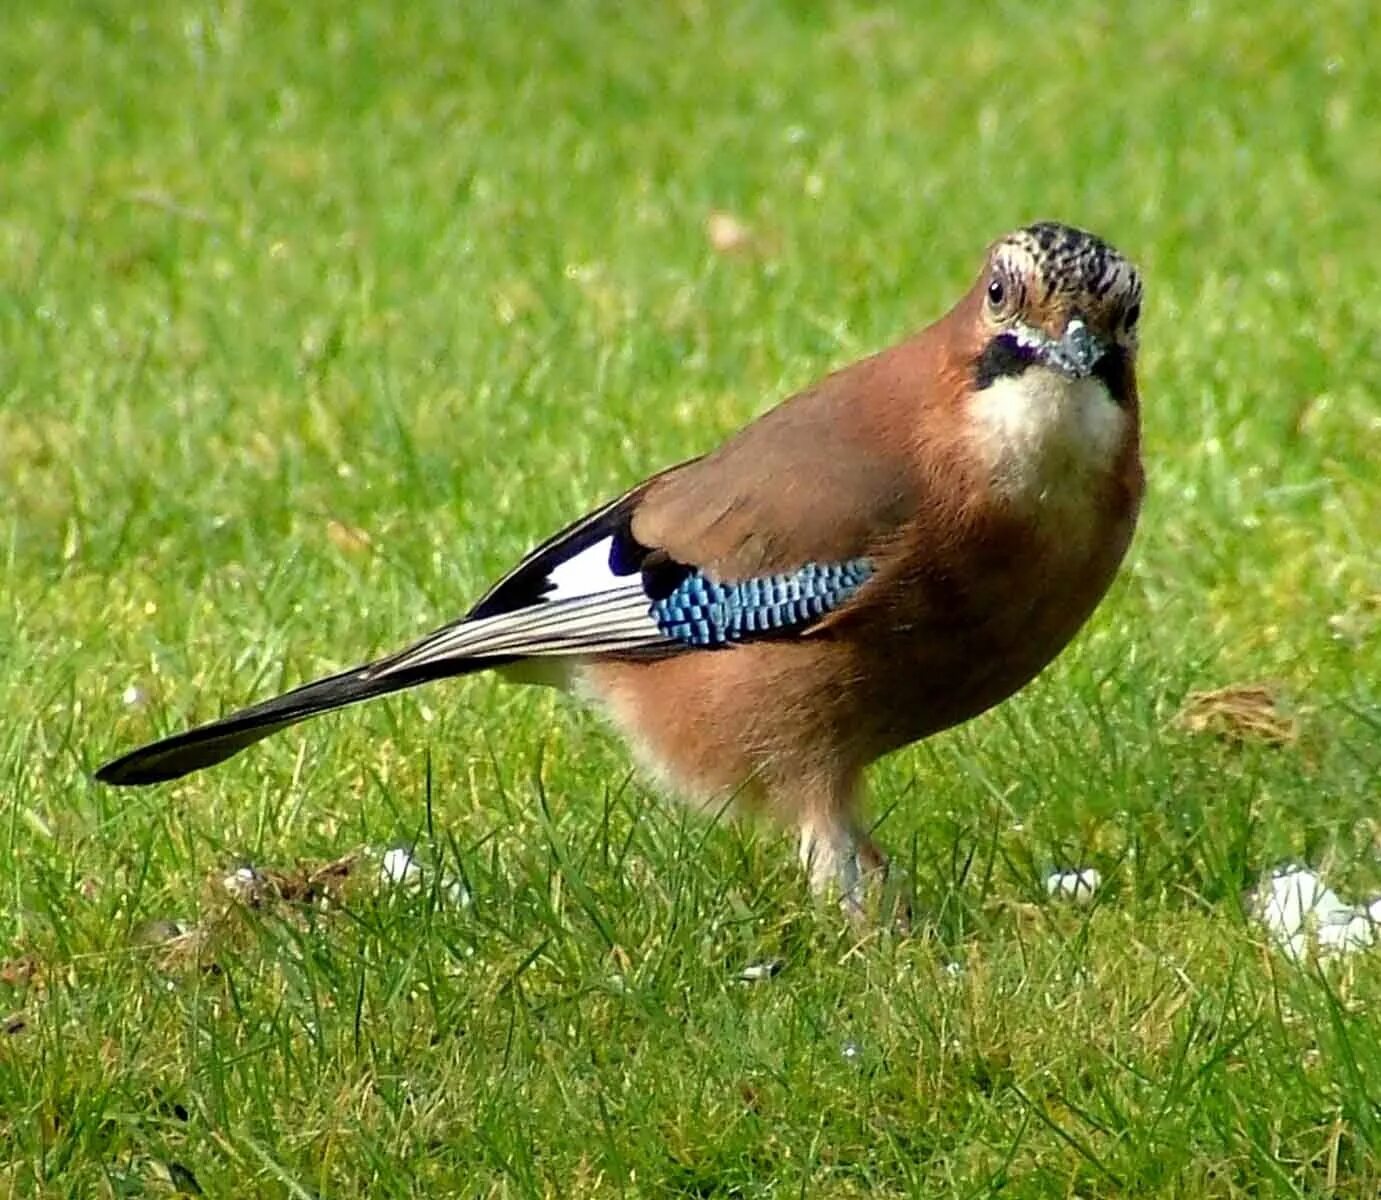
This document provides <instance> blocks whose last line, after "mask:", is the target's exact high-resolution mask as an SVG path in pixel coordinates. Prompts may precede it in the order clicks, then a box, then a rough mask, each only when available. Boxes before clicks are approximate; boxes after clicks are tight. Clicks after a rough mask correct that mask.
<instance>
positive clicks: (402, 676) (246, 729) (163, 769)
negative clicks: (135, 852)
mask: <svg viewBox="0 0 1381 1200" xmlns="http://www.w3.org/2000/svg"><path fill="white" fill-rule="evenodd" d="M390 661H391V660H389V659H385V660H381V661H380V662H377V663H369V664H367V665H366V666H363V667H354V668H352V669H351V670H349V671H342V672H341V673H340V674H339V675H331V676H328V677H327V678H326V679H318V680H316V681H315V682H313V683H306V684H303V685H302V686H301V687H299V688H294V689H293V690H292V691H291V692H285V693H284V694H283V695H281V696H275V697H273V699H271V700H265V701H263V702H262V703H259V704H255V705H251V706H250V707H249V708H243V709H241V710H240V711H239V712H237V713H231V715H230V716H228V717H222V718H221V719H220V720H219V721H212V722H211V723H210V724H208V725H199V726H198V727H197V728H195V729H189V730H187V731H186V732H185V733H179V734H175V735H174V736H172V737H169V738H164V739H163V740H162V741H160V742H154V743H152V744H151V745H148V746H141V747H140V748H139V749H138V750H132V751H130V753H128V754H126V755H123V756H122V757H120V758H117V759H115V760H113V761H112V762H108V763H106V764H105V766H103V767H101V769H100V770H98V771H97V772H96V778H97V779H98V780H100V781H101V782H102V783H114V784H122V785H129V784H132V785H142V784H149V783H163V782H165V781H166V780H169V779H178V778H180V777H181V776H183V775H188V774H190V773H191V772H193V771H200V770H201V769H202V768H203V767H213V766H215V765H216V764H217V763H218V762H222V761H224V760H225V759H227V758H229V757H230V756H231V755H233V754H238V753H239V752H240V751H241V750H243V749H244V748H245V747H246V746H252V745H253V744H254V743H255V742H257V741H259V740H260V739H262V738H266V737H268V736H270V735H271V734H274V733H277V732H278V731H279V730H280V729H286V728H287V727H288V726H289V725H296V724H297V723H298V722H299V721H305V720H307V719H308V718H309V717H315V716H317V715H318V714H320V713H325V712H330V711H331V710H332V709H337V708H345V707H346V706H347V705H350V704H358V703H360V701H362V700H372V699H373V698H374V697H375V696H384V695H387V694H388V693H389V692H396V691H400V690H402V689H403V688H409V687H414V686H415V685H417V684H419V683H427V682H429V681H430V680H433V679H441V678H444V677H447V676H453V675H468V674H470V673H471V672H474V671H483V670H486V669H487V668H490V667H496V666H500V665H502V664H503V663H504V662H505V661H507V660H505V659H501V658H469V659H455V658H452V659H448V660H446V661H444V662H431V663H425V664H422V665H420V666H418V667H415V668H413V669H411V670H406V669H405V670H401V671H396V672H383V673H380V668H381V667H383V666H384V665H386V664H387V663H389V662H390Z"/></svg>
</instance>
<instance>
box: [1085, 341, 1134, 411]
mask: <svg viewBox="0 0 1381 1200" xmlns="http://www.w3.org/2000/svg"><path fill="white" fill-rule="evenodd" d="M1093 377H1094V378H1095V379H1101V380H1102V381H1103V386H1104V387H1106V388H1107V389H1108V395H1109V396H1111V397H1112V398H1113V403H1114V404H1116V405H1117V407H1118V408H1126V407H1127V400H1128V395H1127V352H1126V351H1125V350H1124V349H1123V348H1122V347H1121V346H1109V347H1108V349H1107V350H1106V351H1105V352H1104V354H1103V357H1102V358H1100V359H1099V360H1098V362H1097V363H1095V364H1094V368H1093Z"/></svg>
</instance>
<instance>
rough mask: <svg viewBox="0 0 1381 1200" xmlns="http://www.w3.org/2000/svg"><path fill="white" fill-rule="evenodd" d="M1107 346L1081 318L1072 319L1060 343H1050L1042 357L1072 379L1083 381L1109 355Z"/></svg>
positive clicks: (1049, 364)
mask: <svg viewBox="0 0 1381 1200" xmlns="http://www.w3.org/2000/svg"><path fill="white" fill-rule="evenodd" d="M1107 349H1108V348H1107V346H1106V344H1104V342H1103V341H1102V340H1101V339H1099V338H1098V337H1096V336H1095V335H1094V333H1093V331H1092V330H1090V329H1089V327H1088V326H1087V325H1085V324H1084V319H1083V318H1082V317H1079V316H1075V317H1071V318H1070V320H1069V324H1068V325H1066V326H1065V331H1064V333H1063V334H1061V335H1060V338H1059V340H1058V341H1053V342H1048V343H1047V344H1046V347H1045V352H1044V354H1043V355H1042V357H1043V358H1044V359H1045V362H1046V365H1047V366H1050V367H1053V368H1054V369H1055V370H1057V371H1059V372H1060V373H1061V374H1062V375H1068V376H1069V377H1070V378H1071V379H1083V378H1085V377H1086V376H1088V375H1090V374H1092V372H1093V368H1094V367H1096V366H1097V365H1098V360H1099V359H1100V358H1102V357H1103V355H1104V354H1106V353H1107Z"/></svg>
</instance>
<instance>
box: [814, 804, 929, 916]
mask: <svg viewBox="0 0 1381 1200" xmlns="http://www.w3.org/2000/svg"><path fill="white" fill-rule="evenodd" d="M800 832H801V866H802V867H803V868H804V870H805V872H806V877H807V878H808V879H809V881H810V890H811V892H812V893H813V894H814V895H816V896H817V897H820V898H825V897H836V898H837V899H838V902H839V907H840V909H841V910H842V911H843V913H844V915H845V916H846V917H848V918H849V920H850V922H852V923H853V924H854V925H858V926H867V925H873V924H883V925H891V926H893V927H895V928H896V929H897V930H898V931H899V932H906V931H907V930H909V928H910V924H911V921H910V906H909V905H908V904H907V902H906V899H905V897H904V896H902V895H900V894H896V895H894V894H893V892H894V891H895V890H896V889H889V888H888V886H887V883H888V872H889V864H888V860H887V855H886V854H884V853H883V851H882V850H881V848H879V846H878V844H877V843H876V842H874V841H873V839H872V838H871V837H869V836H868V835H867V834H866V833H864V832H863V831H862V830H861V829H860V828H859V825H858V823H857V822H856V821H855V820H854V818H853V816H852V813H851V811H850V809H849V808H842V809H841V808H839V807H833V806H832V807H831V808H829V809H825V810H823V811H822V810H813V811H808V812H806V813H803V814H802V816H801V819H800Z"/></svg>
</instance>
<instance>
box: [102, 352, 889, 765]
mask: <svg viewBox="0 0 1381 1200" xmlns="http://www.w3.org/2000/svg"><path fill="white" fill-rule="evenodd" d="M841 378H842V377H841V376H835V377H833V379H832V380H827V381H826V383H825V385H823V386H822V388H820V389H817V390H816V391H814V392H808V393H805V394H803V395H802V396H799V397H797V398H796V399H794V400H792V401H789V402H788V403H787V404H786V405H784V406H782V407H780V408H778V409H775V410H773V411H772V412H771V413H769V414H768V415H767V416H766V417H764V418H762V419H761V420H759V421H757V422H755V423H754V424H752V425H750V426H749V427H748V428H747V429H745V430H744V431H743V432H742V433H740V434H739V435H738V436H736V437H735V438H733V439H731V440H730V441H729V442H727V443H725V445H724V446H723V447H721V448H720V449H719V450H717V451H716V452H715V453H713V454H711V455H708V456H707V457H705V458H700V459H694V460H692V461H690V462H686V463H682V464H681V465H680V466H677V467H673V468H671V469H670V470H668V471H665V472H663V473H662V474H660V475H655V476H653V477H652V478H651V479H649V480H647V481H646V482H644V483H642V484H639V485H638V486H637V487H635V488H633V489H632V490H631V491H629V492H626V493H625V494H624V495H622V496H620V497H619V498H618V499H616V500H613V501H611V502H610V503H609V504H606V505H605V506H604V507H603V508H600V509H598V510H596V511H595V512H593V513H591V514H589V515H588V516H586V517H584V518H582V519H581V520H579V521H577V522H575V523H574V524H573V525H570V526H568V527H567V528H566V529H564V530H562V531H561V532H560V533H558V534H556V535H555V536H554V537H552V538H550V539H549V540H548V541H546V542H544V543H543V544H542V545H541V546H539V547H537V549H536V550H534V551H533V552H532V553H531V554H529V555H528V556H527V557H526V558H524V559H523V561H522V562H520V563H519V564H518V566H517V567H515V568H514V569H513V570H512V571H511V572H509V574H508V575H506V576H505V577H504V578H503V579H501V580H500V581H499V582H498V583H497V584H496V585H495V586H494V587H493V588H491V589H490V590H489V592H488V593H487V594H486V595H485V596H484V597H483V598H482V599H481V600H480V602H479V603H478V604H477V605H475V607H474V608H473V609H471V611H470V612H469V613H467V614H466V615H465V616H464V617H462V618H461V619H460V620H459V621H455V622H453V623H452V624H450V625H446V626H443V627H442V628H441V629H438V630H437V631H436V632H434V633H432V634H429V635H428V636H427V637H424V638H423V639H422V640H421V641H419V642H416V643H415V644H413V645H412V646H409V647H408V648H407V649H405V650H402V651H399V652H398V653H396V654H391V655H389V656H387V657H385V658H381V659H378V660H376V661H374V662H371V663H366V664H365V665H363V666H360V667H355V668H353V669H351V670H349V671H342V672H341V673H340V674H338V675H333V676H331V677H330V678H327V679H321V680H317V681H315V682H313V683H308V684H304V685H303V686H302V687H299V688H297V689H295V690H293V691H291V692H288V693H286V694H285V695H282V696H276V697H273V698H272V699H269V700H265V701H263V702H261V703H259V704H256V705H253V706H252V707H250V708H247V709H244V710H242V711H240V712H237V713H232V714H230V715H229V716H227V717H224V718H222V719H221V720H219V721H215V722H212V723H211V724H209V725H205V726H201V727H200V728H197V729H192V730H188V731H187V732H185V733H181V734H177V735H175V736H173V737H170V738H166V739H164V740H163V741H161V742H157V743H154V744H153V745H150V746H145V747H142V748H141V749H138V750H135V751H133V752H131V753H130V754H127V755H125V756H124V757H122V758H120V759H117V760H115V761H114V762H111V763H107V764H106V765H105V766H104V767H102V768H101V769H100V770H99V771H98V772H97V778H98V779H100V780H102V781H104V782H108V783H120V784H143V783H154V782H158V781H160V780H166V779H174V778H177V777H178V776H181V775H184V774H186V773H188V772H189V771H194V770H198V769H200V768H202V767H206V766H210V765H212V764H213V763H216V762H220V761H221V760H223V759H225V758H228V757H230V756H231V755H232V754H235V753H238V752H239V751H240V750H242V749H244V748H245V747H246V746H249V745H251V744H252V743H254V742H256V741H258V740H259V739H260V738H263V737H267V736H268V735H269V734H271V733H274V732H276V731H278V730H280V729H283V728H286V727H287V726H289V725H294V724H296V723H297V722H299V721H303V720H306V719H307V718H308V717H312V716H316V715H317V714H319V713H324V712H328V711H330V710H332V709H337V708H343V707H345V706H346V705H350V704H356V703H358V702H360V701H362V700H368V699H370V698H372V697H374V696H381V695H385V694H387V693H389V692H394V691H398V690H400V689H402V688H407V687H412V686H413V685H415V684H420V683H426V682H428V681H429V680H433V679H441V678H446V677H448V676H455V675H463V674H467V673H469V672H472V671H477V670H483V669H484V668H486V667H493V666H499V665H502V664H505V663H511V662H515V661H518V660H522V659H532V658H544V657H553V656H556V657H562V656H591V655H601V654H617V655H645V654H677V653H685V652H690V651H697V650H703V649H707V648H722V647H726V646H731V645H734V644H738V643H742V642H747V641H752V640H755V639H758V638H765V637H778V638H779V637H794V636H799V635H801V634H804V633H808V632H810V631H812V630H817V629H820V628H821V627H823V626H825V625H827V624H828V623H829V622H831V621H832V620H834V619H836V618H838V617H841V616H843V615H844V614H845V613H847V612H848V611H850V606H851V603H852V601H853V597H854V596H855V594H856V593H858V592H859V591H860V590H862V589H863V588H865V587H866V585H867V582H868V580H869V579H870V578H871V577H872V575H873V574H874V573H875V571H876V570H878V569H880V567H881V565H882V564H881V558H882V557H883V556H885V554H886V552H887V546H888V543H889V539H891V538H892V536H893V535H894V534H895V532H896V530H897V529H898V528H899V527H900V525H901V522H902V521H903V520H904V519H905V517H906V514H907V512H908V508H909V506H910V505H911V504H912V503H913V502H912V499H911V496H910V492H909V489H908V486H907V484H906V474H905V471H904V470H903V468H902V466H901V464H900V460H899V459H898V458H895V457H894V456H893V455H892V454H891V453H890V452H889V451H888V450H887V448H886V440H885V439H883V440H882V441H879V439H878V438H877V437H876V436H874V437H873V438H872V439H871V441H870V440H869V439H868V438H866V437H859V436H858V428H857V423H856V422H853V423H851V422H850V421H849V420H848V418H849V416H850V415H851V414H850V413H849V412H848V411H847V408H842V407H841V400H845V401H846V400H848V399H849V398H850V396H851V394H852V393H851V392H850V389H849V388H848V387H847V386H845V387H843V388H842V390H841V387H840V384H839V382H838V381H839V380H840V379H841Z"/></svg>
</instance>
